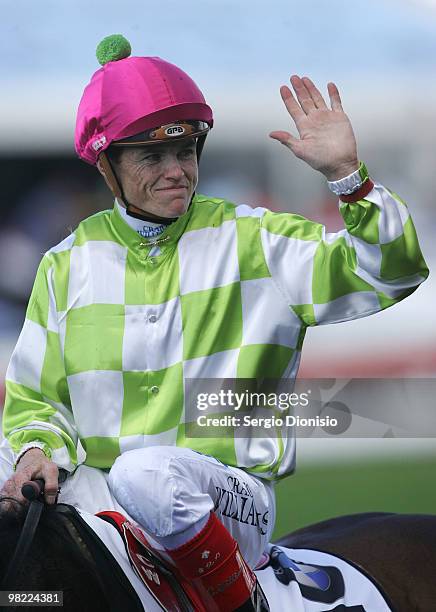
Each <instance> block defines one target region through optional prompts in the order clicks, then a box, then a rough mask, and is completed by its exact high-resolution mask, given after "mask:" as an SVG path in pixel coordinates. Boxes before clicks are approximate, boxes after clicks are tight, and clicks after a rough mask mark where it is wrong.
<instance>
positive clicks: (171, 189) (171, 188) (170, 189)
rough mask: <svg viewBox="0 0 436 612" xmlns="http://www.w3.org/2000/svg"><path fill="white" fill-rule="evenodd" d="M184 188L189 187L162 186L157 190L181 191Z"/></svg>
mask: <svg viewBox="0 0 436 612" xmlns="http://www.w3.org/2000/svg"><path fill="white" fill-rule="evenodd" d="M182 189H188V188H187V187H186V186H184V185H182V186H180V187H161V188H160V189H157V191H181V190H182Z"/></svg>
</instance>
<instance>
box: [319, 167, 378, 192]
mask: <svg viewBox="0 0 436 612" xmlns="http://www.w3.org/2000/svg"><path fill="white" fill-rule="evenodd" d="M368 179H369V174H368V170H367V168H366V166H365V164H364V163H363V162H360V164H359V168H358V169H357V170H356V171H355V172H352V173H351V174H349V175H348V176H345V177H344V178H342V179H339V180H338V181H327V185H328V188H329V189H330V191H332V192H333V193H335V194H336V195H338V196H340V195H350V194H351V193H354V192H355V191H357V190H358V189H360V187H362V185H363V183H365V181H367V180H368Z"/></svg>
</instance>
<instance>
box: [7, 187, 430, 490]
mask: <svg viewBox="0 0 436 612" xmlns="http://www.w3.org/2000/svg"><path fill="white" fill-rule="evenodd" d="M340 210H341V213H342V216H343V218H344V221H345V224H346V228H347V229H343V230H341V231H339V232H337V233H334V234H332V233H326V230H325V228H324V227H323V226H322V225H320V224H318V223H314V222H312V221H308V220H306V219H304V218H303V217H301V216H298V215H295V214H289V213H272V212H270V211H268V210H266V209H264V208H255V209H252V208H250V207H249V206H245V205H242V206H235V205H234V204H231V203H229V202H227V201H224V200H219V199H213V198H209V197H205V196H201V195H196V196H195V198H194V200H193V202H192V204H191V206H190V208H189V210H188V212H187V213H186V214H185V215H184V216H182V217H180V218H179V219H178V220H177V221H176V222H174V223H173V224H172V225H170V226H168V227H167V229H166V230H165V231H164V233H163V234H161V236H160V237H159V239H158V241H157V244H153V242H154V241H153V239H152V240H146V239H144V238H142V237H141V236H139V235H138V234H137V233H136V232H135V230H134V229H132V228H131V227H130V226H129V225H128V224H127V223H126V222H125V221H124V220H123V219H122V217H121V216H120V213H119V211H118V210H117V207H116V206H115V207H114V209H113V210H112V211H110V210H108V211H103V212H101V213H98V214H96V215H94V216H92V217H90V218H88V219H86V220H85V221H83V222H82V223H80V225H79V226H78V228H77V230H76V231H75V232H74V234H71V235H70V236H69V237H67V238H66V239H65V240H64V241H63V242H61V243H60V244H59V245H57V246H56V247H54V248H52V249H50V250H49V251H48V252H47V253H46V254H45V256H44V258H43V260H42V262H41V264H40V266H39V269H38V273H37V277H36V281H35V285H34V288H33V292H32V295H31V298H30V302H29V305H28V309H27V315H26V320H25V323H24V327H23V330H22V332H21V335H20V337H19V340H18V343H17V346H16V348H15V351H14V353H13V355H12V358H11V362H10V365H9V368H8V371H7V375H6V378H7V380H6V389H7V391H6V402H5V410H4V419H3V429H4V435H5V436H6V437H7V438H8V439H9V442H10V444H11V445H12V448H13V450H14V452H15V453H16V454H17V455H18V453H20V451H21V452H22V450H23V449H24V448H27V447H29V446H35V445H38V444H39V445H40V447H41V448H43V449H44V451H45V452H46V454H47V455H48V456H50V457H51V458H52V460H53V461H55V463H56V464H57V465H58V466H59V467H64V468H66V469H67V470H72V469H74V467H75V465H77V462H78V454H77V452H78V449H80V452H81V453H82V454H83V449H85V451H86V460H85V461H84V462H85V463H86V464H87V465H90V466H96V467H99V468H110V467H111V466H112V464H113V462H114V460H115V458H116V457H117V456H118V455H119V454H120V453H123V452H125V451H127V450H131V449H134V448H141V447H144V446H149V445H173V444H176V445H178V446H187V447H190V448H193V449H194V450H198V451H199V452H203V453H206V454H209V455H213V456H214V457H216V458H217V459H219V460H221V461H222V462H223V463H226V464H229V465H232V466H238V467H240V468H243V469H246V470H247V471H249V472H252V473H254V474H256V475H258V476H262V477H264V478H268V479H278V478H281V477H283V476H285V475H287V474H289V473H290V472H291V471H292V469H293V467H294V461H295V446H294V441H293V440H292V439H287V438H284V437H282V436H281V434H280V433H277V437H275V438H274V437H273V438H272V439H268V440H265V439H255V438H253V439H251V440H250V439H246V438H238V437H236V436H234V437H233V436H226V437H224V438H207V437H205V438H204V439H202V438H195V439H194V438H187V437H186V435H185V406H184V379H187V378H259V377H260V378H263V377H271V378H280V377H282V378H285V377H289V378H295V376H296V374H297V370H298V365H299V361H300V353H301V348H302V343H303V339H304V334H305V330H306V327H307V326H310V325H319V324H325V323H336V322H339V321H348V320H351V319H356V318H358V317H363V316H366V315H370V314H372V313H375V312H378V311H380V310H382V309H384V308H387V307H388V306H391V305H392V304H395V303H396V302H398V301H400V300H401V299H402V298H404V297H406V296H407V295H409V294H410V293H412V292H413V291H414V290H415V289H416V287H417V286H418V285H419V284H420V283H421V282H422V281H423V280H424V279H425V278H426V276H427V274H428V270H427V268H426V265H425V262H424V260H423V257H422V255H421V252H420V248H419V244H418V241H417V237H416V234H415V229H414V226H413V223H412V220H411V218H410V215H409V212H408V209H407V207H406V205H405V204H404V203H403V202H402V201H401V200H400V199H399V198H398V197H397V196H396V195H395V194H392V193H391V192H389V191H388V190H386V189H385V188H384V187H382V186H381V185H379V184H376V185H375V187H374V188H373V189H372V191H371V192H370V193H369V195H368V196H366V198H365V199H364V200H360V201H359V202H358V203H351V204H350V203H348V204H346V203H341V204H340ZM17 455H16V456H17ZM79 458H80V453H79ZM79 462H80V459H79Z"/></svg>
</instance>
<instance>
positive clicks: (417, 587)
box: [278, 512, 436, 612]
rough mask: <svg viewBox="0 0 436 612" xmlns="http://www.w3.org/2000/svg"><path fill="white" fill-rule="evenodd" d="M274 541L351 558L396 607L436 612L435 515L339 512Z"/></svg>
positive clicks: (406, 611)
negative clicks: (339, 513) (343, 513)
mask: <svg viewBox="0 0 436 612" xmlns="http://www.w3.org/2000/svg"><path fill="white" fill-rule="evenodd" d="M278 543H279V544H281V545H282V546H286V547H289V548H311V549H316V550H321V551H323V552H328V553H331V554H334V555H338V556H340V557H342V558H343V559H346V560H348V561H351V562H352V563H353V564H355V565H356V566H357V567H358V568H362V569H363V570H364V571H365V573H366V574H368V575H370V576H371V577H372V578H373V580H374V581H375V582H376V583H377V584H378V585H379V586H380V587H381V589H382V590H383V591H384V593H386V595H387V596H388V598H389V599H390V601H391V602H392V604H393V607H394V609H395V610H398V612H418V611H419V612H436V517H435V516H432V515H426V514H390V513H380V512H368V513H365V514H353V515H350V516H340V517H337V518H333V519H330V520H327V521H322V522H321V523H316V524H315V525H310V526H308V527H304V528H303V529H299V530H298V531H295V532H293V533H291V534H289V535H287V536H285V537H283V538H281V539H280V540H279V542H278ZM368 612H370V611H368Z"/></svg>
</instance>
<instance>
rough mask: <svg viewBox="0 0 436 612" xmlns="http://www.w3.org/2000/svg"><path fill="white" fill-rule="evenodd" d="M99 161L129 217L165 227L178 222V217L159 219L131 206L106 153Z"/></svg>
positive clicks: (113, 191) (101, 155) (112, 189)
mask: <svg viewBox="0 0 436 612" xmlns="http://www.w3.org/2000/svg"><path fill="white" fill-rule="evenodd" d="M98 159H99V161H100V164H101V167H102V169H103V171H104V173H105V176H106V180H107V182H108V183H109V185H110V188H111V191H112V193H113V194H114V196H115V197H116V198H117V199H119V200H121V202H122V203H123V204H124V206H125V207H126V212H127V214H128V215H130V216H131V217H135V218H136V219H141V220H143V221H149V222H150V223H161V224H163V225H169V224H170V223H173V221H176V220H177V217H176V218H174V219H170V218H168V217H159V216H158V215H153V213H150V212H144V211H143V210H141V209H140V208H138V207H137V206H134V205H133V204H130V203H129V202H128V201H127V200H126V198H125V196H124V193H123V189H122V187H121V182H120V181H119V180H118V178H117V175H116V174H115V170H114V169H113V168H112V165H111V163H110V161H109V158H108V156H107V155H106V153H105V152H104V151H103V152H102V153H100V156H99V158H98Z"/></svg>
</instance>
